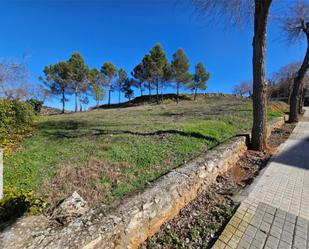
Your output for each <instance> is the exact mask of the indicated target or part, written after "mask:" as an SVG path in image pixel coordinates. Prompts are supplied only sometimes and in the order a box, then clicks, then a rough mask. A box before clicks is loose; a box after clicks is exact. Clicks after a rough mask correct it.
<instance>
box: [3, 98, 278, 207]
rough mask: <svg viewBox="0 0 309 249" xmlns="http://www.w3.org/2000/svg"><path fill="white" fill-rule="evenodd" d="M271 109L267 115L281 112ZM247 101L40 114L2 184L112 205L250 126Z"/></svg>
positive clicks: (7, 161) (10, 162) (208, 100)
mask: <svg viewBox="0 0 309 249" xmlns="http://www.w3.org/2000/svg"><path fill="white" fill-rule="evenodd" d="M276 106H279V107H278V108H272V111H271V112H269V117H274V116H279V115H282V111H283V109H282V108H281V106H284V105H280V104H278V103H277V104H276ZM251 109H252V108H251V102H250V101H249V100H246V99H241V98H235V97H233V96H217V97H208V98H205V97H202V96H200V97H199V98H198V100H197V101H196V102H193V101H182V102H181V103H180V104H179V105H176V104H175V103H173V102H169V103H165V104H161V105H158V106H156V105H143V106H137V107H131V108H122V109H110V110H95V111H91V112H83V113H76V114H66V115H54V116H42V117H40V118H39V120H38V121H37V122H36V124H35V132H34V135H33V136H32V137H31V138H29V139H27V140H25V141H24V142H23V144H22V145H21V148H20V150H19V151H18V152H16V153H14V154H12V155H11V156H10V157H8V158H6V159H5V169H4V177H5V179H4V180H5V186H7V187H14V188H16V189H17V190H25V191H33V192H34V193H37V194H40V195H46V196H47V197H48V200H49V201H52V200H57V199H59V198H63V197H64V196H66V195H67V194H69V193H71V192H73V191H74V190H77V191H78V192H79V193H80V194H81V195H82V196H83V197H84V198H85V199H86V200H87V201H88V202H90V204H93V205H94V204H97V203H99V202H105V203H110V202H111V201H113V200H115V199H119V198H121V197H123V196H124V195H126V194H127V193H129V192H132V191H134V190H137V189H141V188H142V187H144V186H145V185H146V184H147V183H148V182H149V181H152V180H154V179H156V178H158V177H159V176H161V175H162V174H165V173H166V172H168V171H169V170H170V169H171V168H174V167H177V166H179V165H180V164H182V163H183V162H184V161H185V160H189V159H190V158H192V157H194V156H196V155H198V154H200V153H201V152H203V151H205V150H206V149H207V148H208V149H209V148H211V147H213V146H215V145H217V144H218V143H220V142H222V141H224V140H225V139H228V138H230V137H232V136H234V135H236V134H237V133H240V132H243V131H246V130H248V129H249V128H250V127H251V124H252V121H251V115H252V114H251V112H252V110H251Z"/></svg>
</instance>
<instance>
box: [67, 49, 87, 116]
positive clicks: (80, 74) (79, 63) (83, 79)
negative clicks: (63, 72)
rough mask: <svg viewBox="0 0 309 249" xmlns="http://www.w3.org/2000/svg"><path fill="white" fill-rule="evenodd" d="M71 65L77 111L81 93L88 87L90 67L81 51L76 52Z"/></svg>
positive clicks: (69, 62)
mask: <svg viewBox="0 0 309 249" xmlns="http://www.w3.org/2000/svg"><path fill="white" fill-rule="evenodd" d="M68 64H69V66H70V83H71V88H72V90H73V92H74V95H75V112H77V111H78V100H79V97H80V95H81V93H83V92H85V91H86V90H87V89H88V83H89V82H88V74H89V69H88V66H87V65H86V64H85V62H84V59H83V57H82V56H81V54H80V53H74V54H73V55H72V56H71V58H70V59H69V61H68Z"/></svg>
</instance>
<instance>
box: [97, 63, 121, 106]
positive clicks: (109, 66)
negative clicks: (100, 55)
mask: <svg viewBox="0 0 309 249" xmlns="http://www.w3.org/2000/svg"><path fill="white" fill-rule="evenodd" d="M101 72H102V73H103V74H104V75H105V76H106V77H107V86H108V105H110V104H111V92H112V91H113V89H114V85H113V80H114V78H115V77H116V75H117V68H116V67H115V66H114V64H113V63H111V62H105V63H104V64H103V66H102V68H101Z"/></svg>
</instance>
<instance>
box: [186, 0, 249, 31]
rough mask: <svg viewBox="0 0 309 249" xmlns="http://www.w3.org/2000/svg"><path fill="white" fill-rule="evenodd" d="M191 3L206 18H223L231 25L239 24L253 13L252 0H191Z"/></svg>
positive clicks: (219, 19) (218, 19)
mask: <svg viewBox="0 0 309 249" xmlns="http://www.w3.org/2000/svg"><path fill="white" fill-rule="evenodd" d="M192 3H193V5H194V6H195V7H196V9H197V10H199V11H201V13H203V14H206V16H207V17H208V18H212V19H214V20H217V21H220V22H221V21H222V20H223V18H225V19H227V21H228V22H229V23H230V24H232V25H241V24H242V23H244V22H247V21H248V20H249V21H251V19H252V18H251V17H252V16H253V13H254V0H216V1H215V0H192Z"/></svg>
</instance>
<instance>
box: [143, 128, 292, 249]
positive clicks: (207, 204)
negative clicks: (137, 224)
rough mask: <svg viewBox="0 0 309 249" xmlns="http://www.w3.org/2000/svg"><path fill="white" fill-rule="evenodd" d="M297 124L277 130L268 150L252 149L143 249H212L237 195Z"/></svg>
mask: <svg viewBox="0 0 309 249" xmlns="http://www.w3.org/2000/svg"><path fill="white" fill-rule="evenodd" d="M293 129H294V125H292V124H285V125H284V126H283V127H282V128H280V129H275V130H274V131H273V132H272V135H271V137H270V138H269V141H268V145H269V149H268V150H267V151H266V152H256V151H250V150H249V151H248V152H247V154H246V155H245V157H244V158H242V159H241V160H240V161H239V162H238V163H237V164H236V165H235V166H234V167H233V168H232V169H230V170H229V171H228V172H226V173H224V174H222V175H220V176H218V177H217V179H216V182H214V183H213V184H212V185H210V186H209V187H208V189H207V190H205V191H204V192H202V193H201V194H200V195H199V196H198V197H197V198H196V199H195V200H193V201H192V202H191V203H190V204H189V205H187V206H186V207H185V208H184V209H182V210H181V211H180V213H179V214H178V215H177V216H176V217H174V219H172V220H170V221H169V222H167V223H165V224H164V225H162V226H161V229H160V231H159V232H158V233H156V234H155V235H153V236H152V237H150V238H148V239H147V240H146V241H145V242H144V243H143V244H142V245H141V246H140V247H139V248H140V249H156V248H157V249H174V248H175V249H180V248H181V249H189V248H190V249H192V248H201V249H202V248H211V247H212V245H213V244H214V242H215V241H216V239H217V237H218V236H219V235H220V233H221V231H222V230H223V229H224V227H225V225H226V224H227V223H228V221H229V219H230V218H231V216H232V215H233V213H234V212H235V211H236V209H237V207H238V205H239V203H237V202H235V201H234V200H233V199H235V198H233V196H235V195H236V194H237V193H239V192H240V191H241V190H243V189H244V188H245V187H246V186H248V185H250V184H251V183H252V181H253V179H254V178H255V177H256V176H257V175H258V174H259V171H260V170H261V169H263V168H264V167H265V166H266V165H267V162H268V160H269V159H270V157H271V156H272V155H273V154H274V153H275V152H276V148H277V147H278V146H279V145H280V144H281V143H283V142H284V141H285V140H286V139H287V138H288V136H289V135H290V133H291V132H292V130H293Z"/></svg>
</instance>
